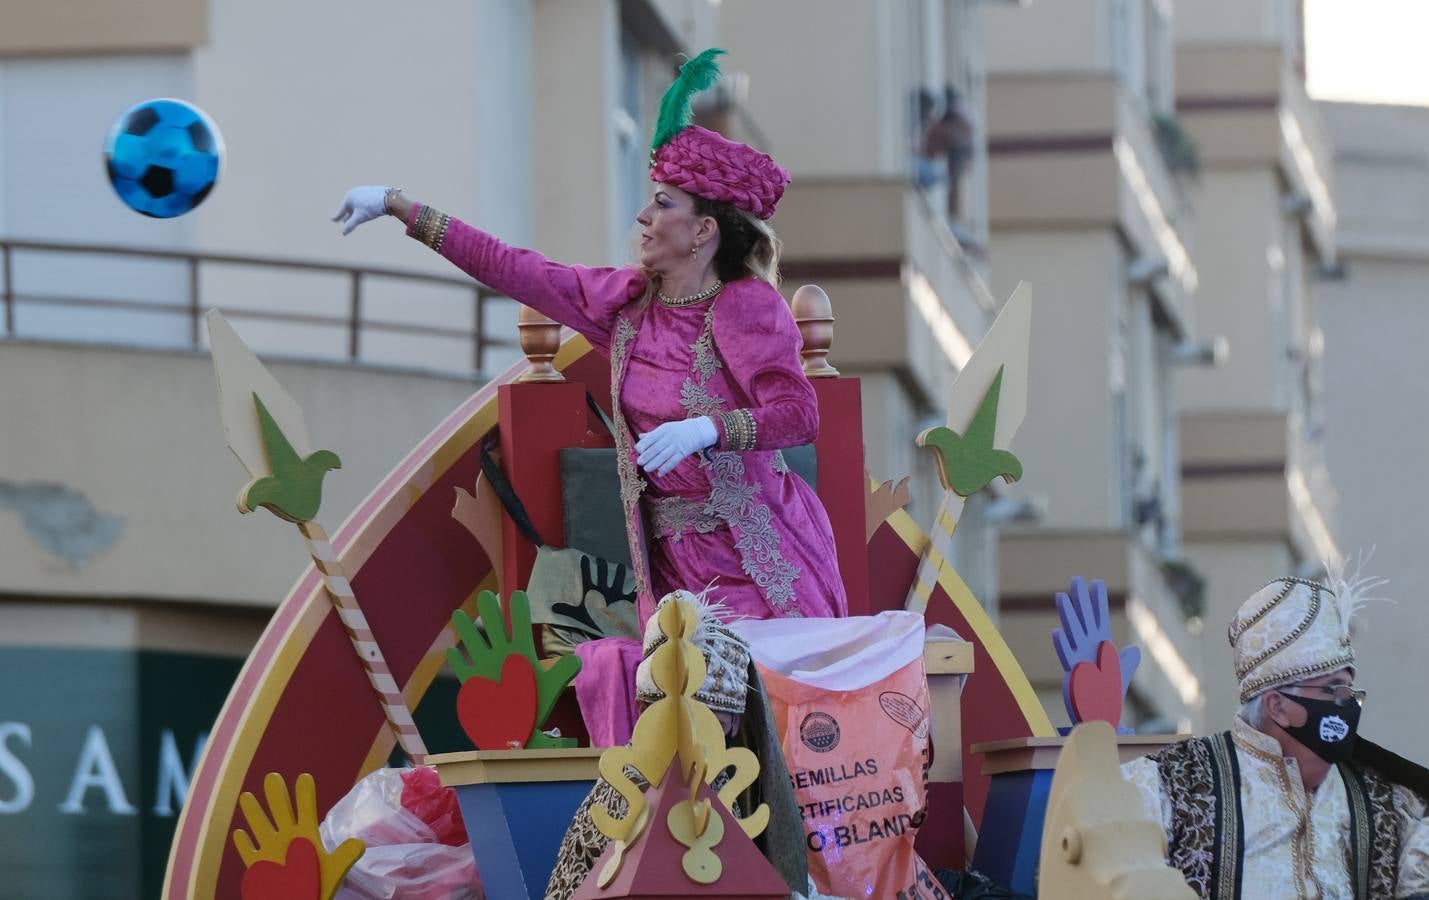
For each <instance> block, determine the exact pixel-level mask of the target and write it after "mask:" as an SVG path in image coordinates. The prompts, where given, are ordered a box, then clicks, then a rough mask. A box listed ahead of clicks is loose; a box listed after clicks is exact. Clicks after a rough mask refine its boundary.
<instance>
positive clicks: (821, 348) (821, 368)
mask: <svg viewBox="0 0 1429 900" xmlns="http://www.w3.org/2000/svg"><path fill="white" fill-rule="evenodd" d="M790 306H791V307H792V308H793V311H794V321H795V322H798V323H799V334H801V335H803V337H804V349H803V350H800V351H799V355H800V356H802V357H803V358H804V374H805V375H807V376H809V377H810V378H835V377H837V376H838V374H839V370H838V369H835V368H834V367H833V366H831V365H829V348H830V347H832V346H833V343H834V305H833V303H831V302H829V295H828V294H825V293H824V289H823V288H821V287H819V286H818V285H814V284H806V285H804V286H803V287H801V288H799V289H798V290H797V291H795V292H794V302H793V303H792V304H790Z"/></svg>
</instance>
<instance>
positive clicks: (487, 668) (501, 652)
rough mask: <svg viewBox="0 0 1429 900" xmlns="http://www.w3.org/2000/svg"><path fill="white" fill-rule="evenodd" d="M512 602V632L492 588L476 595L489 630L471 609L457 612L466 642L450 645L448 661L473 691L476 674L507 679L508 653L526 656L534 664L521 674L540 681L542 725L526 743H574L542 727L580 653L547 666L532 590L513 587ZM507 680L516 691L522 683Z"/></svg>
mask: <svg viewBox="0 0 1429 900" xmlns="http://www.w3.org/2000/svg"><path fill="white" fill-rule="evenodd" d="M509 604H510V608H511V628H510V631H509V632H508V630H507V628H506V619H505V618H504V617H503V616H502V614H501V600H500V598H498V597H497V596H496V595H495V594H493V593H492V592H491V591H482V592H481V593H480V594H478V595H477V597H476V610H477V613H479V616H480V619H481V622H482V625H483V626H484V627H485V629H486V634H484V635H483V634H482V633H481V632H480V631H479V630H477V627H476V623H474V622H472V620H471V617H470V616H468V615H467V614H466V613H464V612H462V611H461V610H457V611H456V612H454V613H452V626H453V627H454V628H455V629H456V633H457V637H458V639H459V641H460V646H459V647H449V648H447V662H448V663H449V664H450V665H451V667H452V672H454V673H455V674H456V677H457V680H458V681H460V682H461V683H462V690H463V691H467V690H468V689H467V687H466V685H467V683H468V682H470V681H472V680H473V679H477V680H482V679H485V680H487V681H492V682H503V675H504V674H505V671H506V659H507V657H509V656H524V657H526V659H527V660H529V661H530V665H529V666H526V667H524V669H521V670H519V672H521V673H524V674H522V675H521V677H523V678H526V679H532V678H534V679H535V682H536V726H535V728H533V729H532V730H531V736H530V737H529V738H527V739H526V747H527V748H529V749H532V750H538V749H546V748H554V747H574V746H575V745H576V739H575V738H552V737H548V736H547V735H546V734H545V733H544V732H542V730H541V729H542V728H544V727H545V724H546V719H547V718H548V717H549V716H550V715H551V710H553V709H554V708H555V706H556V701H557V700H558V699H560V696H561V692H562V691H564V690H565V689H566V685H568V684H570V683H571V681H572V680H573V679H574V678H575V677H576V675H577V674H578V673H579V672H580V670H581V661H580V657H578V656H576V655H575V654H573V653H572V654H570V655H567V656H561V657H558V658H557V659H556V661H555V662H554V663H553V664H552V665H551V666H549V667H547V666H546V665H545V664H543V663H542V661H541V659H540V657H538V656H537V655H536V643H535V639H534V637H533V635H532V632H531V604H530V601H529V600H527V598H526V592H525V591H513V592H512V594H511V599H510V601H509ZM503 686H504V689H511V690H513V692H515V689H516V688H517V687H519V686H518V685H504V682H503ZM473 687H476V685H473ZM500 693H501V691H500V690H498V691H497V692H496V694H495V698H496V704H497V705H500V703H501V702H502V701H501V697H500ZM459 702H460V698H459ZM491 714H492V715H496V714H498V710H496V709H493V710H492V712H491Z"/></svg>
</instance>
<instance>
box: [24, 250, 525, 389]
mask: <svg viewBox="0 0 1429 900" xmlns="http://www.w3.org/2000/svg"><path fill="white" fill-rule="evenodd" d="M96 259H102V260H107V267H108V268H104V267H101V268H99V269H96V270H94V271H92V272H90V273H88V274H87V275H82V277H78V278H76V277H74V276H75V275H76V273H77V272H78V271H79V270H81V269H83V267H84V265H85V264H86V263H92V262H93V261H94V260H96ZM136 265H137V266H139V267H140V268H141V269H142V272H141V273H137V274H138V277H125V276H126V275H127V276H133V275H136V268H135V267H136ZM240 272H242V273H244V274H238V273H240ZM216 275H218V276H220V277H218V278H215V276H216ZM255 275H256V276H257V278H258V281H257V282H253V283H255V284H259V285H261V286H260V287H259V289H257V290H243V289H242V282H243V279H245V278H249V279H251V278H253V277H254V276H255ZM76 284H77V285H79V288H78V289H77V290H74V291H71V290H67V288H70V287H71V286H73V285H76ZM379 285H380V286H379ZM146 286H147V287H149V288H154V289H153V290H147V289H146ZM56 287H58V288H59V289H58V290H57V289H56ZM384 288H385V290H383V289H384ZM393 288H396V289H397V290H398V292H400V294H401V295H402V297H403V298H406V297H408V296H412V295H418V294H424V292H425V293H432V292H433V289H435V296H432V297H427V298H425V299H426V300H427V301H428V302H425V303H413V304H410V305H405V304H403V303H401V302H381V301H388V300H394V299H396V298H393V297H392V296H391V295H392V293H393ZM135 294H138V295H139V296H134V295H135ZM379 294H380V295H384V296H382V297H378V296H377V295H379ZM255 295H261V296H262V297H264V302H265V303H266V304H267V305H263V306H257V305H254V302H253V297H254V296H255ZM314 295H321V296H322V297H324V298H326V302H311V297H312V296H314ZM157 297H163V298H164V299H156V298H157ZM274 297H277V298H279V299H280V300H281V301H282V302H284V303H286V304H287V305H288V307H289V308H287V309H283V308H276V307H277V306H278V304H277V303H276V302H274V301H273V298H274ZM493 304H496V305H497V306H499V307H501V310H500V311H501V313H502V317H503V318H509V319H510V320H511V326H512V327H510V328H509V329H506V328H502V329H501V331H502V332H504V334H503V335H502V336H493V334H492V333H491V331H492V329H491V325H490V318H491V312H492V310H491V307H492V305H493ZM374 306H376V307H377V308H384V309H385V308H387V307H397V310H396V311H395V312H393V311H390V310H389V311H388V312H387V314H386V315H376V316H374V315H372V314H371V308H372V307H374ZM214 307H221V308H222V309H223V312H224V315H226V316H228V317H230V318H232V319H235V320H242V321H250V322H255V323H264V324H268V325H276V326H287V327H289V328H291V329H293V330H302V329H307V330H308V332H313V329H314V328H316V329H318V331H319V332H321V333H327V336H328V339H327V340H326V341H317V342H314V341H308V342H305V343H304V348H305V349H304V350H303V351H302V355H311V356H315V357H320V358H330V359H341V360H346V361H349V362H373V361H375V360H374V358H373V357H372V356H371V355H370V354H368V353H366V352H365V345H366V344H367V343H368V342H371V341H376V340H378V339H385V341H386V343H387V344H388V346H389V349H390V348H391V347H392V346H396V347H398V348H403V347H405V348H406V349H407V351H409V353H407V354H404V356H409V357H410V358H404V359H403V363H404V364H412V365H416V366H417V367H421V368H431V369H439V370H463V371H464V374H471V373H472V372H477V373H481V372H484V370H485V366H486V364H487V363H488V362H490V360H489V353H490V351H491V349H492V348H511V349H512V351H513V352H515V348H516V346H517V342H516V329H515V327H514V326H515V316H516V313H515V309H516V303H515V302H514V301H512V300H510V299H509V298H506V297H503V296H502V295H500V294H498V293H496V292H495V291H493V290H491V289H490V288H488V287H486V286H485V285H482V284H480V283H478V282H476V281H473V280H472V279H470V278H467V277H464V276H448V275H433V274H427V273H423V272H414V271H407V270H400V269H391V268H381V267H375V266H347V265H339V264H334V263H323V262H307V261H299V260H292V259H281V258H273V257H260V256H239V255H233V254H220V253H202V252H193V251H185V250H161V249H153V248H147V247H127V246H118V245H110V244H77V243H59V242H51V241H30V240H5V239H0V325H3V329H0V338H4V339H22V340H23V339H32V338H34V339H46V340H66V339H67V338H70V337H71V336H70V335H67V334H66V333H65V332H64V330H63V329H59V330H56V329H53V328H51V329H49V330H46V329H44V328H40V327H38V326H28V327H27V321H26V320H27V318H28V317H27V316H26V315H25V314H26V313H39V312H41V311H54V310H62V309H87V310H91V311H103V312H106V313H118V314H120V315H121V316H122V315H123V314H129V316H131V317H132V322H133V323H134V326H135V329H136V331H135V332H133V333H137V329H142V328H143V327H144V322H146V321H147V322H154V321H156V320H155V319H154V317H155V316H157V317H160V319H159V321H168V320H172V322H173V323H174V325H175V326H177V327H174V328H168V327H165V328H164V334H165V335H167V337H166V338H164V339H162V340H160V341H158V344H159V345H161V346H187V347H190V348H194V349H198V348H201V347H202V346H203V340H204V338H203V330H202V329H201V328H200V319H201V318H202V316H203V315H204V313H206V312H207V311H208V310H209V309H211V308H214ZM337 310H340V312H339V311H337ZM105 321H106V322H115V321H123V320H122V319H115V318H112V317H108V318H106V319H105ZM181 323H182V324H181ZM124 332H125V329H123V328H120V329H118V331H116V332H114V333H109V334H100V335H96V334H95V332H94V329H92V328H90V329H77V330H76V332H75V335H76V336H74V337H73V338H72V339H76V340H83V341H86V342H93V341H101V342H115V343H142V344H144V345H146V346H148V345H154V344H155V341H154V340H125V339H124V338H122V337H120V336H119V335H120V334H123V333H124ZM78 335H82V336H78ZM337 335H341V339H340V340H336V339H334V338H335V337H336V336H337ZM393 339H398V343H397V344H395V345H394V344H393ZM402 339H405V341H406V343H405V344H403V343H401V340H402ZM423 340H426V341H437V342H440V343H441V344H442V345H443V346H444V348H445V349H446V350H447V351H449V352H447V353H445V354H443V355H440V356H433V355H426V354H424V353H423V352H422V350H421V346H422V341H423ZM288 343H290V344H291V341H289V342H288ZM259 346H260V349H261V342H259ZM324 346H325V347H326V349H325V350H324V349H323V347H324ZM453 346H455V347H457V348H458V350H457V351H452V348H453ZM311 347H316V349H312V350H311V351H310V350H309V349H308V348H311ZM399 352H400V350H399ZM412 360H420V361H419V362H412ZM437 360H439V361H437ZM383 361H384V362H391V361H392V355H391V353H389V354H388V355H387V358H386V359H385V360H383ZM468 361H469V362H468ZM468 364H469V366H470V370H469V371H466V366H467V365H468Z"/></svg>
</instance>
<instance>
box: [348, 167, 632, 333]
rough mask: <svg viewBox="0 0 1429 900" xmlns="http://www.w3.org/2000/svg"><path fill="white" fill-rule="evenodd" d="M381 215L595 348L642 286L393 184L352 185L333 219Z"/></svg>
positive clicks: (355, 220)
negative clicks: (512, 237) (478, 223)
mask: <svg viewBox="0 0 1429 900" xmlns="http://www.w3.org/2000/svg"><path fill="white" fill-rule="evenodd" d="M382 215H391V216H394V217H395V218H397V219H398V220H400V221H401V222H403V223H404V224H405V225H406V226H407V234H408V235H409V236H411V237H412V238H415V239H416V240H418V241H421V242H422V243H424V244H426V245H427V246H429V247H431V248H432V249H433V250H435V251H437V252H438V253H440V254H441V255H442V256H443V257H445V258H446V259H447V260H449V261H450V262H451V263H452V264H453V265H455V266H457V267H458V268H460V269H461V270H462V271H463V272H466V273H467V274H468V275H470V276H471V277H473V278H475V279H476V280H477V281H480V282H481V283H483V284H485V285H487V286H488V287H490V288H492V289H493V290H496V291H499V292H500V293H502V294H505V295H506V296H508V297H511V298H513V299H515V300H518V301H520V302H521V303H524V304H526V305H527V306H529V307H531V308H532V309H535V310H536V311H537V312H540V313H542V314H544V315H547V316H550V317H551V318H552V319H555V320H556V321H557V322H560V323H561V324H562V325H568V326H570V327H571V328H574V329H575V330H577V331H579V332H580V333H582V334H584V335H585V336H586V337H588V338H589V339H590V340H591V342H592V343H594V344H595V345H596V346H597V347H600V348H602V349H604V348H608V347H609V346H610V335H611V331H612V329H613V328H614V326H615V317H616V314H617V313H618V312H619V311H620V309H621V308H622V307H623V306H625V305H626V304H627V303H629V302H630V301H631V300H634V299H636V298H638V297H639V296H640V295H641V293H642V292H643V291H644V289H645V278H644V276H642V275H641V274H640V272H639V271H638V270H637V269H634V268H621V269H614V268H589V267H586V266H566V265H562V264H560V263H556V262H552V261H550V260H548V259H546V257H544V256H542V255H541V254H540V253H537V252H536V251H534V250H523V249H521V248H518V247H512V246H509V245H508V244H505V243H503V242H502V241H500V240H498V239H497V238H495V237H493V236H492V235H490V234H487V233H486V232H484V231H482V230H481V229H479V228H476V227H474V226H471V225H468V224H467V223H465V222H463V221H461V220H460V219H457V218H454V217H452V216H449V215H447V214H446V213H443V212H441V211H440V210H437V209H435V208H434V207H431V206H427V205H425V204H422V203H419V202H416V201H413V200H411V199H410V198H408V197H407V196H406V195H404V194H403V193H402V192H401V191H400V190H397V189H394V188H383V187H359V188H353V189H352V190H351V191H349V192H348V195H347V198H346V199H344V201H343V205H342V208H341V209H339V210H338V213H337V215H335V216H334V217H333V219H334V220H335V221H340V222H343V223H344V225H343V234H347V233H349V232H351V231H352V229H354V228H356V227H357V226H358V225H361V224H362V223H364V222H367V221H369V220H371V219H374V218H378V217H380V216H382Z"/></svg>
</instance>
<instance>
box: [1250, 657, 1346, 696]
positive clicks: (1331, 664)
mask: <svg viewBox="0 0 1429 900" xmlns="http://www.w3.org/2000/svg"><path fill="white" fill-rule="evenodd" d="M1354 661H1355V654H1354V652H1353V651H1351V652H1347V653H1342V654H1340V655H1339V656H1336V657H1333V658H1332V659H1330V660H1328V661H1326V662H1320V663H1315V664H1314V665H1307V666H1296V667H1295V668H1293V669H1286V670H1285V671H1284V672H1276V673H1275V674H1273V675H1262V676H1260V677H1259V678H1256V679H1254V680H1253V681H1247V682H1246V683H1245V684H1243V685H1241V689H1240V702H1242V703H1245V702H1246V701H1247V700H1249V699H1250V698H1251V697H1253V696H1255V695H1256V694H1258V693H1260V692H1261V691H1262V690H1264V689H1265V688H1269V687H1276V686H1277V685H1282V684H1292V683H1294V682H1296V681H1303V680H1304V679H1306V678H1314V677H1315V676H1317V675H1328V674H1329V673H1331V672H1335V671H1338V670H1340V669H1343V668H1345V667H1346V666H1350V665H1354Z"/></svg>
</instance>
